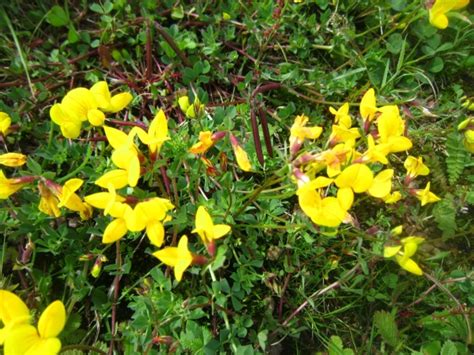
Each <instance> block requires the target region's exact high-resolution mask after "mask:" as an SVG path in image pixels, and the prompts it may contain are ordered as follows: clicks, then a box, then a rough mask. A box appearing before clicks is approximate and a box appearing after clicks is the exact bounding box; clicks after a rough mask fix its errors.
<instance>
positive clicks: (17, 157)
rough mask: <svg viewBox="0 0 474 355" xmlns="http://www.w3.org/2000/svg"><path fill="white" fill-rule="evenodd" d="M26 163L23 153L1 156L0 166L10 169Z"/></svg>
mask: <svg viewBox="0 0 474 355" xmlns="http://www.w3.org/2000/svg"><path fill="white" fill-rule="evenodd" d="M25 163H26V155H24V154H21V153H5V154H0V164H2V165H5V166H10V167H16V166H22V165H23V164H25Z"/></svg>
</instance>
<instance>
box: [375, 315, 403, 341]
mask: <svg viewBox="0 0 474 355" xmlns="http://www.w3.org/2000/svg"><path fill="white" fill-rule="evenodd" d="M374 324H375V327H376V328H377V330H378V333H379V334H380V335H381V336H382V338H383V340H384V341H385V342H386V343H387V344H389V345H390V346H392V347H396V346H397V345H398V343H399V341H400V339H399V336H398V326H397V323H396V322H395V317H394V316H393V314H391V313H388V312H386V311H377V312H375V314H374Z"/></svg>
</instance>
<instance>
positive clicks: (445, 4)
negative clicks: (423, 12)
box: [429, 0, 469, 29]
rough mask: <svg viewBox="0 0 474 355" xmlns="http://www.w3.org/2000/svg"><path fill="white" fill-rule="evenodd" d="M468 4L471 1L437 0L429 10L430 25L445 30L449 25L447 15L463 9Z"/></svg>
mask: <svg viewBox="0 0 474 355" xmlns="http://www.w3.org/2000/svg"><path fill="white" fill-rule="evenodd" d="M468 4H469V0H436V1H435V3H434V4H433V6H432V7H431V9H429V15H430V23H431V24H432V25H433V26H435V27H437V28H440V29H445V28H446V27H448V24H449V21H448V17H447V16H446V13H448V12H449V11H451V10H458V9H462V8H463V7H465V6H467V5H468Z"/></svg>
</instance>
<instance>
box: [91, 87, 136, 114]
mask: <svg viewBox="0 0 474 355" xmlns="http://www.w3.org/2000/svg"><path fill="white" fill-rule="evenodd" d="M90 91H91V93H92V95H93V96H94V99H95V100H96V102H97V105H98V107H99V108H100V109H101V110H103V111H105V112H111V113H115V112H119V111H121V110H123V109H124V108H125V107H126V106H127V105H128V104H129V103H130V101H132V99H133V97H132V95H131V94H130V93H129V92H122V93H120V94H117V95H114V96H111V95H110V91H109V86H108V85H107V82H106V81H99V82H97V83H95V84H94V85H93V86H92V87H91V88H90Z"/></svg>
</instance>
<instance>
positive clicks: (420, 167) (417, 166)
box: [403, 155, 430, 182]
mask: <svg viewBox="0 0 474 355" xmlns="http://www.w3.org/2000/svg"><path fill="white" fill-rule="evenodd" d="M403 166H404V167H405V169H406V170H407V182H408V181H410V180H412V179H414V178H416V177H417V176H418V175H421V176H426V175H428V174H429V173H430V169H429V168H428V167H427V166H426V165H425V164H424V163H423V158H422V157H418V158H415V157H413V156H411V155H409V156H408V157H407V158H406V159H405V162H404V163H403Z"/></svg>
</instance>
